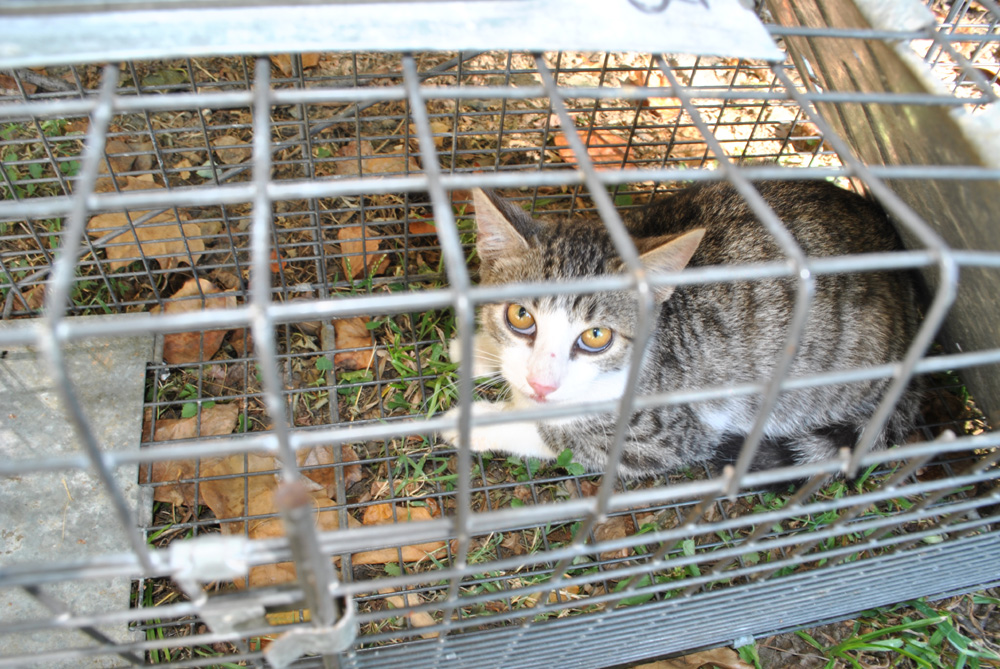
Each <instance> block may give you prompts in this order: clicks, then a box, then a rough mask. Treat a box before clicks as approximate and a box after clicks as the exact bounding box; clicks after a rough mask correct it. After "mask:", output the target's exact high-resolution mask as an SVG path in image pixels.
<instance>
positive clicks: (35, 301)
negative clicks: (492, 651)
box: [14, 283, 45, 311]
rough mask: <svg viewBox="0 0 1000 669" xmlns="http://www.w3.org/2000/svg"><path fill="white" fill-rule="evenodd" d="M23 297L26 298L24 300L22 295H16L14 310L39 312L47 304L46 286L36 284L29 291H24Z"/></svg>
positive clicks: (22, 292)
mask: <svg viewBox="0 0 1000 669" xmlns="http://www.w3.org/2000/svg"><path fill="white" fill-rule="evenodd" d="M21 295H23V296H24V299H23V300H22V299H21V296H20V295H18V294H17V293H14V309H23V310H25V311H38V310H39V309H41V308H42V305H43V304H44V303H45V284H44V283H39V284H35V285H34V286H32V287H31V288H29V289H27V290H22V291H21Z"/></svg>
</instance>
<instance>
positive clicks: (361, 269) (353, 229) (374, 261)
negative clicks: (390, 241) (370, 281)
mask: <svg viewBox="0 0 1000 669" xmlns="http://www.w3.org/2000/svg"><path fill="white" fill-rule="evenodd" d="M337 239H339V240H340V252H341V254H342V256H341V258H340V262H341V264H342V265H343V266H344V275H345V276H348V277H350V278H352V279H354V278H356V277H357V276H358V275H359V274H363V275H365V276H367V275H369V274H381V273H382V272H383V271H384V270H385V268H386V266H387V265H388V264H389V258H388V257H386V254H385V253H376V251H378V249H379V246H381V245H382V240H381V238H379V237H378V236H377V234H376V232H375V231H374V230H373V229H372V228H370V227H368V226H367V225H366V226H361V225H350V226H348V227H346V228H340V229H339V230H337Z"/></svg>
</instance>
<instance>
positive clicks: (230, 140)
mask: <svg viewBox="0 0 1000 669" xmlns="http://www.w3.org/2000/svg"><path fill="white" fill-rule="evenodd" d="M212 146H214V147H215V155H217V156H218V157H219V160H221V161H222V162H223V163H224V164H226V165H239V164H240V163H244V162H246V161H247V160H249V159H250V156H252V155H253V147H251V146H249V145H248V144H247V143H246V142H244V141H243V140H242V139H240V138H239V137H233V136H232V135H222V136H221V137H216V138H215V139H213V140H212Z"/></svg>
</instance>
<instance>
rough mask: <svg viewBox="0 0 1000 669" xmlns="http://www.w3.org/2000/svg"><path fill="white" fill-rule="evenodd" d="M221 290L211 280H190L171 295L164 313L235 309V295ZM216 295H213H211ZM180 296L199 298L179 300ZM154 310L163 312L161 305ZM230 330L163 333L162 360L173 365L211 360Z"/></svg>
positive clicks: (153, 309)
mask: <svg viewBox="0 0 1000 669" xmlns="http://www.w3.org/2000/svg"><path fill="white" fill-rule="evenodd" d="M218 293H219V289H218V288H216V287H215V284H214V283H212V282H211V281H209V280H208V279H194V278H191V279H188V280H187V281H186V282H185V283H184V285H183V286H181V287H180V289H179V290H178V291H177V292H176V293H174V294H173V295H171V296H170V299H171V301H169V302H167V304H166V307H165V309H164V312H165V313H168V314H178V313H183V312H186V311H198V310H200V309H234V308H235V307H236V296H235V295H233V294H218ZM209 296H214V297H209ZM178 298H197V299H185V300H179V299H178ZM150 311H151V312H152V313H158V312H159V311H160V308H159V306H156V307H153V308H152V309H150ZM226 332H228V331H227V330H208V331H204V332H203V331H201V330H198V331H195V332H173V333H170V334H166V335H163V360H164V361H165V362H167V363H168V364H171V365H179V364H182V363H186V362H200V361H204V360H211V359H212V356H214V355H215V353H216V351H218V350H219V347H220V346H222V340H223V339H224V338H225V336H226Z"/></svg>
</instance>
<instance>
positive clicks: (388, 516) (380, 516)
mask: <svg viewBox="0 0 1000 669" xmlns="http://www.w3.org/2000/svg"><path fill="white" fill-rule="evenodd" d="M395 512H396V518H395V520H393V505H392V504H388V503H384V504H373V505H372V506H369V507H367V508H366V509H365V513H364V517H363V518H362V521H361V522H362V524H364V525H386V524H389V523H392V522H398V523H406V522H419V521H422V520H430V519H431V518H432V516H431V512H430V511H429V510H428V509H427V508H426V507H423V506H413V507H408V506H402V505H396V506H395ZM445 546H446V544H445V542H443V541H429V542H427V543H422V544H415V545H412V546H403V547H402V548H401V549H399V550H397V549H395V548H381V549H378V550H373V551H364V552H362V553H355V554H354V555H352V556H351V561H352V562H353V563H354V564H387V563H389V562H398V561H399V555H400V552H401V553H402V555H403V562H419V561H420V560H423V559H425V558H427V557H428V556H434V557H436V558H438V559H440V558H443V557H445V555H446V549H445Z"/></svg>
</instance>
